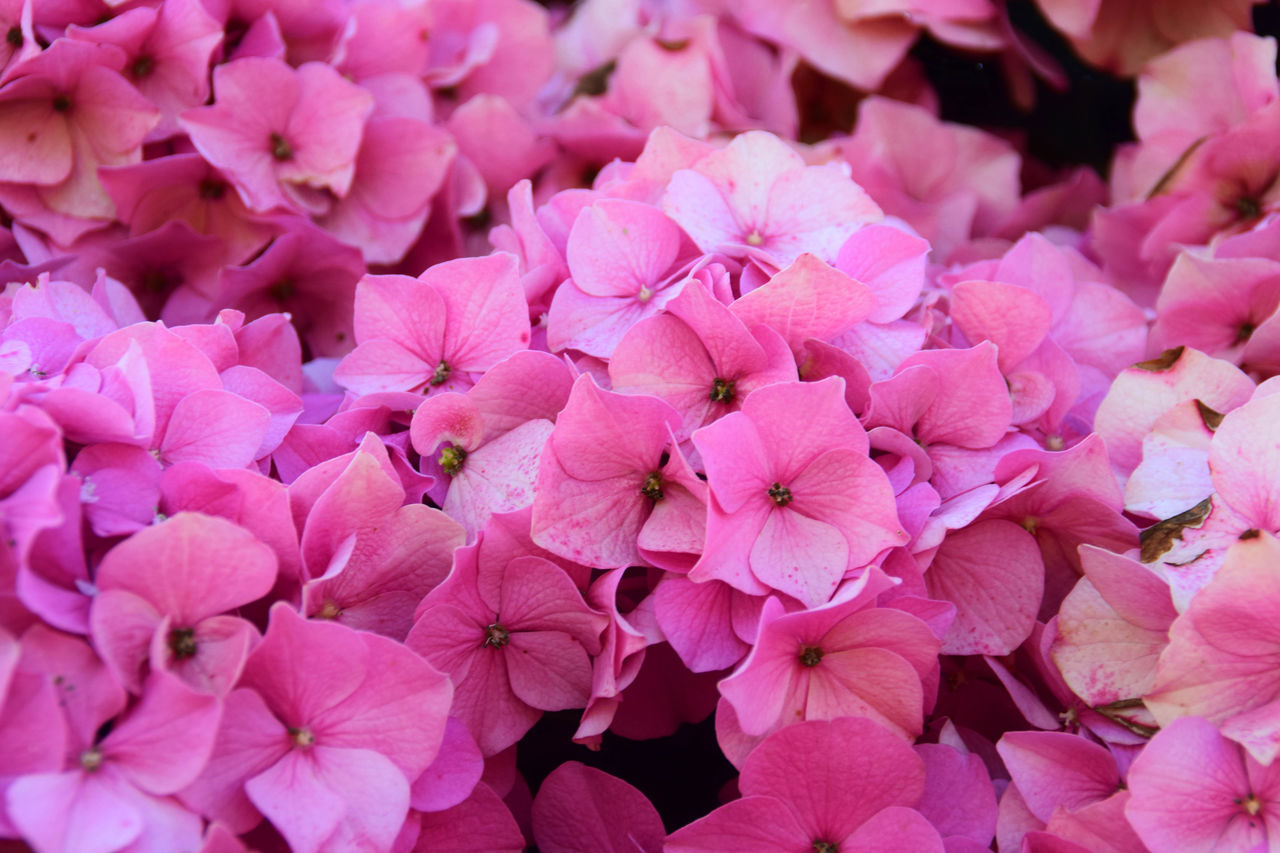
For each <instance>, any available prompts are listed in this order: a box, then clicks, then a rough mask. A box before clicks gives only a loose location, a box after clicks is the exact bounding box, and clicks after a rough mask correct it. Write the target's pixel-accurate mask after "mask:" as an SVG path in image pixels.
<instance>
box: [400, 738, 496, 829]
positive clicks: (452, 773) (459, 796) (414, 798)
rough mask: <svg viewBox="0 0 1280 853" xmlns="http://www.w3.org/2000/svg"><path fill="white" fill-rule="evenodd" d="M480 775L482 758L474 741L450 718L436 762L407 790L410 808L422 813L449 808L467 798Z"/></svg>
mask: <svg viewBox="0 0 1280 853" xmlns="http://www.w3.org/2000/svg"><path fill="white" fill-rule="evenodd" d="M483 772H484V756H483V755H482V754H481V752H480V748H479V747H478V746H476V742H475V739H474V738H473V737H471V733H470V732H468V731H467V727H466V725H464V724H463V723H462V722H461V721H459V720H458V719H457V718H456V717H450V718H449V719H448V721H447V722H446V723H445V727H444V740H443V742H442V743H441V744H440V751H439V752H438V753H437V754H436V758H435V761H432V762H431V764H430V765H429V766H428V767H427V769H426V770H423V771H422V773H421V775H419V776H418V778H417V779H415V780H414V782H413V785H412V787H411V788H410V792H409V793H410V805H412V806H413V808H415V809H417V810H418V811H423V812H439V811H444V810H445V809H451V808H453V807H454V806H456V805H458V804H459V803H461V802H462V801H463V800H465V799H467V797H468V796H470V794H471V792H472V790H474V789H475V787H476V785H477V784H478V783H479V782H480V776H481V774H482V773H483Z"/></svg>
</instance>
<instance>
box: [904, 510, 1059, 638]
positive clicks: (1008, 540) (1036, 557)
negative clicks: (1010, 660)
mask: <svg viewBox="0 0 1280 853" xmlns="http://www.w3.org/2000/svg"><path fill="white" fill-rule="evenodd" d="M925 581H926V583H927V584H928V586H929V596H930V597H931V598H937V599H942V600H944V601H950V602H952V603H953V604H955V605H956V621H955V622H954V623H952V626H951V630H950V631H949V632H948V633H947V637H946V640H945V641H944V642H943V644H942V651H943V654H994V655H1005V654H1009V653H1010V652H1012V651H1013V650H1014V649H1016V648H1017V647H1018V646H1020V645H1022V642H1023V641H1024V640H1025V639H1026V638H1027V637H1028V636H1029V635H1030V633H1031V628H1032V626H1033V625H1034V624H1035V617H1036V613H1037V611H1038V610H1039V608H1040V598H1041V595H1042V593H1043V591H1044V567H1043V560H1042V559H1041V557H1040V549H1039V548H1038V547H1037V546H1036V543H1035V540H1034V539H1033V538H1032V537H1031V535H1030V534H1029V533H1027V532H1026V531H1025V530H1023V529H1022V528H1020V527H1019V526H1018V525H1016V524H1013V523H1012V522H1008V521H1001V520H987V521H980V522H978V523H976V524H973V525H970V526H969V527H966V528H965V529H963V530H960V531H956V532H954V533H951V534H950V535H949V536H947V538H946V540H945V541H944V542H943V543H942V547H941V548H940V549H939V551H938V555H937V556H936V557H935V558H934V561H933V564H932V565H931V566H930V567H929V571H928V572H927V573H926V574H925Z"/></svg>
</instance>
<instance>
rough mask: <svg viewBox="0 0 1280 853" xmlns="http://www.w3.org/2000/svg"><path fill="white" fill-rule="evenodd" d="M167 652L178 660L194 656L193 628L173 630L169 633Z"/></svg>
mask: <svg viewBox="0 0 1280 853" xmlns="http://www.w3.org/2000/svg"><path fill="white" fill-rule="evenodd" d="M169 651H171V652H173V656H174V657H175V658H177V659H178V660H187V659H188V658H193V657H195V656H196V631H195V629H194V628H174V629H173V630H172V631H170V632H169Z"/></svg>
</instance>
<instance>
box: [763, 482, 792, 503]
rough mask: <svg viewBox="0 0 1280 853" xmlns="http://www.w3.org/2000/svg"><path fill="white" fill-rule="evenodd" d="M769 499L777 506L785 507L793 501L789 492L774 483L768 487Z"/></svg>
mask: <svg viewBox="0 0 1280 853" xmlns="http://www.w3.org/2000/svg"><path fill="white" fill-rule="evenodd" d="M769 499H770V500H772V501H773V502H774V503H775V504H777V505H778V506H786V505H787V504H789V503H791V502H792V501H793V500H795V496H794V495H792V494H791V490H790V489H788V488H787V487H786V486H784V485H782V484H781V483H774V484H773V485H772V486H770V487H769Z"/></svg>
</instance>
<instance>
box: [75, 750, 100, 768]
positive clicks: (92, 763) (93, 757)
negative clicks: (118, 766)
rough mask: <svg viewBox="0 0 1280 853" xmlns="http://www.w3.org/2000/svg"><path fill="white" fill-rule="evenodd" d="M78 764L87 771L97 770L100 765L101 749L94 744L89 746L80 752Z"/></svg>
mask: <svg viewBox="0 0 1280 853" xmlns="http://www.w3.org/2000/svg"><path fill="white" fill-rule="evenodd" d="M80 766H81V767H83V768H84V769H85V771H86V772H88V773H92V772H93V771H95V770H97V769H98V768H99V767H101V766H102V750H100V749H98V748H97V747H96V746H91V747H89V748H88V749H86V750H85V751H84V752H82V753H80Z"/></svg>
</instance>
